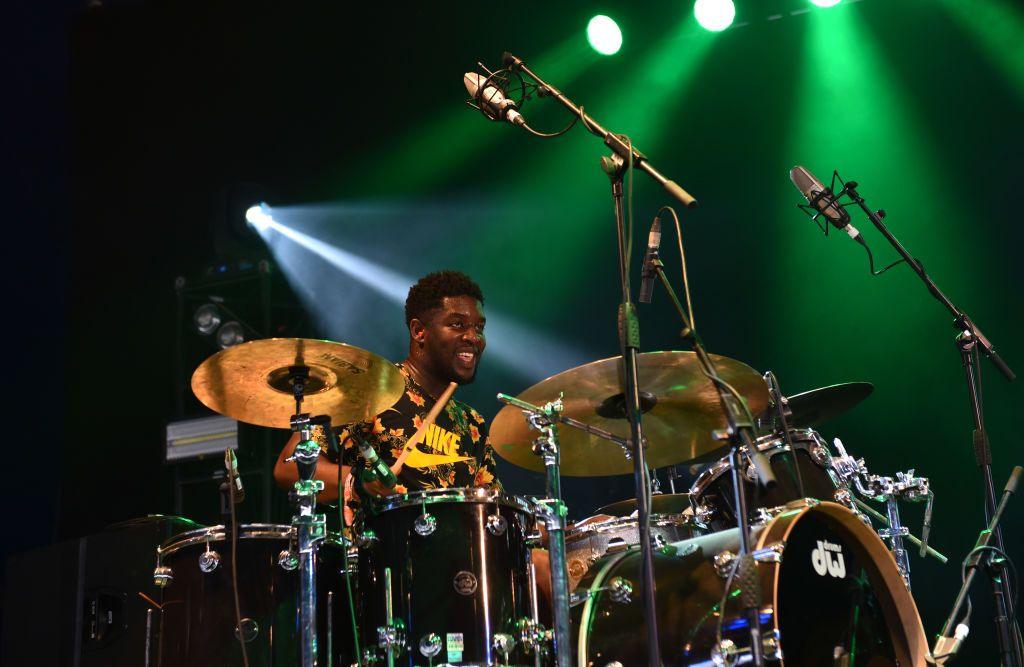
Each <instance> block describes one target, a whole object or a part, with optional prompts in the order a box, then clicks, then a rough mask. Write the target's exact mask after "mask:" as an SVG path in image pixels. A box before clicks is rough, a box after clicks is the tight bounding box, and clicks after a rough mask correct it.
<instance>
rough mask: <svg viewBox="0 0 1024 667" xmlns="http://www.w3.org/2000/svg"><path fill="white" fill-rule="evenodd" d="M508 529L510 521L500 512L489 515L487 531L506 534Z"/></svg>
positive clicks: (492, 533)
mask: <svg viewBox="0 0 1024 667" xmlns="http://www.w3.org/2000/svg"><path fill="white" fill-rule="evenodd" d="M507 529H508V521H506V520H505V517H503V516H501V515H500V514H490V515H488V517H487V532H488V533H490V534H491V535H494V536H496V537H497V536H499V535H504V534H505V531H506V530H507Z"/></svg>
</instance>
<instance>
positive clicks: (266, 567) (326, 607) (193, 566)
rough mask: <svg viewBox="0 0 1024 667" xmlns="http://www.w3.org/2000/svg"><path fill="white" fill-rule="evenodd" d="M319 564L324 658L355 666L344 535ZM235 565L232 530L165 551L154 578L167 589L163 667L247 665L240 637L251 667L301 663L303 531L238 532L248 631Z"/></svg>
mask: <svg viewBox="0 0 1024 667" xmlns="http://www.w3.org/2000/svg"><path fill="white" fill-rule="evenodd" d="M316 559H317V616H318V618H317V632H318V640H319V642H318V643H319V646H320V654H321V658H320V659H321V661H323V662H324V663H325V664H332V663H333V664H335V665H348V664H351V663H353V662H355V661H354V660H353V659H352V658H351V655H352V653H353V651H352V646H353V642H352V632H351V620H350V612H349V608H348V598H347V596H346V589H345V582H344V574H345V568H346V566H347V562H348V558H346V549H345V548H344V545H343V543H342V541H341V540H340V539H339V538H338V537H337V536H331V537H329V538H328V539H327V540H325V541H324V542H321V543H320V544H319V547H318V549H317V553H316ZM233 560H234V559H233V558H232V551H231V533H230V531H228V530H226V529H225V528H224V526H211V527H209V528H200V529H198V530H190V531H188V532H186V533H182V534H180V535H178V536H176V537H173V538H171V539H170V540H168V541H166V542H164V544H163V545H161V546H160V548H159V549H158V550H157V568H156V570H155V572H154V579H155V580H156V584H157V585H158V586H160V587H162V588H163V603H162V616H161V651H160V656H161V658H160V663H159V664H161V665H163V666H165V667H178V666H182V667H184V666H189V667H195V666H197V665H218V667H220V666H225V667H227V666H229V665H232V666H233V665H242V664H243V661H242V649H241V647H240V646H239V635H241V637H242V639H244V641H245V642H246V653H247V654H248V658H249V666H250V667H257V666H268V667H269V666H271V665H290V664H296V662H297V661H298V659H299V643H298V640H299V633H298V590H299V573H298V565H299V559H298V550H297V542H296V537H295V529H294V528H293V527H292V526H285V525H277V524H258V523H257V524H242V525H239V526H238V553H237V561H238V576H237V579H238V601H239V607H240V609H241V616H242V621H241V625H240V626H239V624H238V623H237V622H236V616H235V599H234V587H233V585H232V580H231V579H232V577H231V568H232V561H233ZM355 581H356V579H355V576H354V575H353V577H352V582H353V584H355ZM327 656H331V659H328V657H327Z"/></svg>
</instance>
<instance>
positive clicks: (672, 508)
mask: <svg viewBox="0 0 1024 667" xmlns="http://www.w3.org/2000/svg"><path fill="white" fill-rule="evenodd" d="M636 504H637V503H636V498H628V499H626V500H620V501H619V502H617V503H612V504H611V505H605V506H604V507H601V508H598V510H597V512H595V514H611V515H612V516H629V515H630V514H632V513H633V512H635V511H636ZM687 509H690V494H689V493H657V494H655V495H653V496H651V514H681V513H682V512H683V510H687Z"/></svg>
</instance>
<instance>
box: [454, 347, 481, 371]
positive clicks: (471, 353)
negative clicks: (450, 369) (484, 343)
mask: <svg viewBox="0 0 1024 667" xmlns="http://www.w3.org/2000/svg"><path fill="white" fill-rule="evenodd" d="M477 356H478V355H477V353H476V351H475V350H460V351H459V352H456V353H455V358H456V359H457V360H458V361H459V362H460V363H461V364H462V365H463V366H467V367H473V366H475V365H476V360H477Z"/></svg>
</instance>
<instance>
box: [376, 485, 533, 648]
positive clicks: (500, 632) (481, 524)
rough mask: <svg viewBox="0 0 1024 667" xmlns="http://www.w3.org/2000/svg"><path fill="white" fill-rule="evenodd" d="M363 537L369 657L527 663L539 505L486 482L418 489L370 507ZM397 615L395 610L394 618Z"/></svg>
mask: <svg viewBox="0 0 1024 667" xmlns="http://www.w3.org/2000/svg"><path fill="white" fill-rule="evenodd" d="M365 512H366V513H365V516H364V517H363V521H362V526H361V535H360V538H359V544H360V548H359V575H360V582H359V587H360V608H361V616H360V621H361V623H362V627H361V629H360V631H361V633H362V637H363V648H364V659H367V658H368V662H369V661H371V660H381V661H384V662H386V661H387V656H388V652H389V651H390V653H391V655H392V657H393V658H394V660H395V664H396V665H408V666H409V667H412V666H413V665H423V664H427V663H428V662H429V663H432V664H435V665H439V664H444V665H488V666H489V665H499V664H500V665H526V664H530V665H533V664H534V660H533V657H532V656H531V657H528V653H530V651H531V649H530V647H528V646H526V645H524V644H523V642H522V641H521V633H520V628H521V627H532V626H531V623H532V620H533V618H532V611H531V603H532V600H533V595H534V591H533V587H532V586H531V585H530V576H529V575H530V561H529V558H530V549H529V547H528V546H527V535H528V534H529V533H530V532H531V531H532V530H533V527H534V511H533V506H532V504H531V503H530V502H528V501H526V500H525V499H522V498H518V497H515V496H509V495H505V494H504V493H501V492H498V491H493V490H488V489H482V488H469V489H463V488H455V489H437V490H427V491H417V492H413V493H407V494H402V495H396V496H391V497H389V498H386V499H384V500H383V501H381V502H380V503H379V504H377V506H376V507H375V508H367V509H366V510H365ZM389 612H390V614H389Z"/></svg>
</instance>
